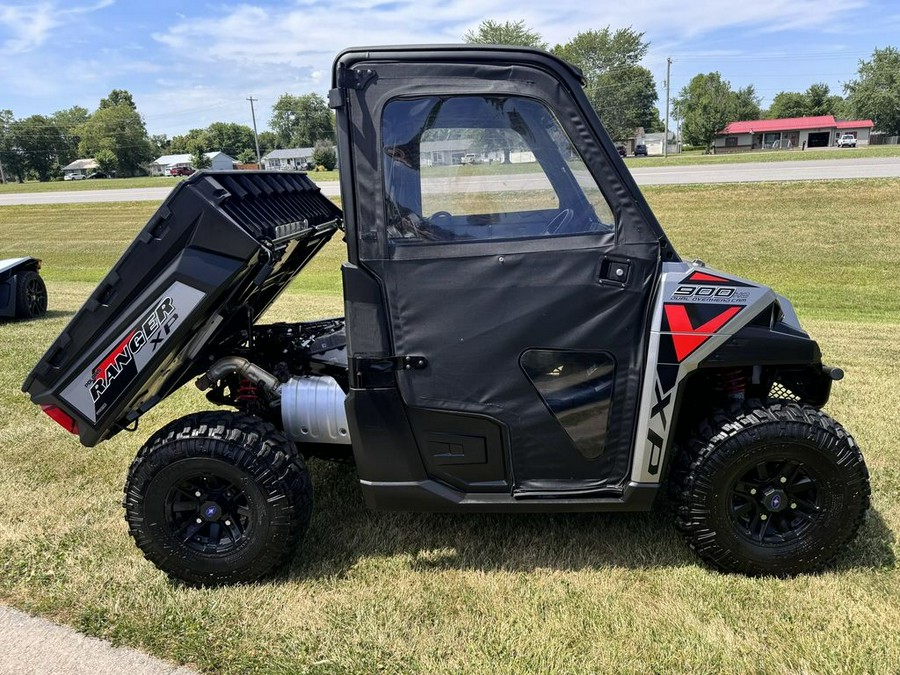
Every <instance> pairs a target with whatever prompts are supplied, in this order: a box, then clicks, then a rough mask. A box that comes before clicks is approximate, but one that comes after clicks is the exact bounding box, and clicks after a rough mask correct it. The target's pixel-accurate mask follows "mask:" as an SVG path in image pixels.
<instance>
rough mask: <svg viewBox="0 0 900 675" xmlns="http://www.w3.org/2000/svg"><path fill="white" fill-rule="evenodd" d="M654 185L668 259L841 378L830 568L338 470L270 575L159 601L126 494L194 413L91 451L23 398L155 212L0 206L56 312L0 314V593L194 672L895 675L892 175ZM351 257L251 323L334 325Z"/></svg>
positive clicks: (899, 619)
mask: <svg viewBox="0 0 900 675" xmlns="http://www.w3.org/2000/svg"><path fill="white" fill-rule="evenodd" d="M646 194H647V196H648V198H649V200H650V202H651V204H652V206H653V208H654V210H655V212H656V214H657V216H658V217H659V219H660V221H661V222H663V224H664V226H665V227H666V229H667V231H668V233H669V235H670V237H671V240H672V241H673V243H674V245H675V247H676V248H677V249H678V251H679V252H680V253H681V254H682V256H684V257H686V258H690V257H700V258H703V259H704V260H705V261H706V262H707V263H708V264H709V265H711V266H714V267H719V268H722V269H725V270H729V271H732V272H736V273H739V274H742V275H746V276H749V277H751V278H753V279H756V280H758V281H761V282H764V283H767V284H770V285H772V286H774V287H775V289H776V290H778V291H779V292H782V293H785V294H786V295H788V296H789V297H791V298H792V299H793V300H795V303H796V307H797V310H798V313H799V315H800V318H801V320H802V321H803V323H804V325H805V326H806V327H807V328H808V329H809V330H810V331H811V332H812V334H813V335H814V337H816V339H818V340H819V343H820V345H821V347H822V351H823V354H824V359H825V360H826V361H827V362H828V363H833V364H837V365H840V366H842V367H844V368H845V369H846V371H847V377H846V379H845V380H844V381H842V382H840V383H838V384H837V385H836V386H835V388H834V391H833V396H832V399H831V401H830V402H829V404H828V407H827V411H828V412H829V413H831V414H832V415H833V416H835V417H836V418H837V419H839V420H840V421H841V422H842V423H844V424H845V425H846V426H847V428H848V429H849V430H850V431H851V432H852V433H854V435H855V436H856V439H857V441H858V442H859V444H860V446H861V448H862V450H863V452H864V454H865V456H866V459H867V461H868V464H869V468H870V471H871V474H872V505H873V508H872V511H871V512H870V514H869V517H868V519H867V521H866V523H865V525H864V527H863V529H862V532H861V535H860V537H859V538H858V539H857V540H856V541H855V542H854V543H853V544H852V545H851V547H850V549H849V550H848V551H847V552H846V553H845V554H844V555H842V556H841V557H840V559H839V560H838V561H837V564H836V565H835V566H834V567H833V568H832V569H830V570H829V571H827V572H825V573H822V574H817V575H805V576H800V577H797V578H794V579H786V580H780V579H751V578H746V577H740V576H729V575H722V574H719V573H717V572H713V571H711V570H709V569H707V568H706V567H704V566H703V565H701V564H700V563H699V562H698V561H697V559H696V558H695V557H694V556H693V555H692V554H691V552H690V551H689V550H688V549H687V548H686V547H685V546H684V545H683V544H682V542H681V541H680V539H679V538H678V536H677V535H676V533H675V531H674V528H673V526H672V525H671V523H670V518H669V516H668V514H667V512H666V511H665V510H664V509H660V510H658V511H657V512H654V513H650V514H624V515H602V514H600V515H597V514H593V515H591V514H581V515H554V516H543V515H468V516H450V515H439V514H402V513H401V514H385V513H374V512H370V511H367V510H366V509H365V508H364V505H363V503H362V499H361V497H360V494H359V490H358V488H357V485H356V481H355V476H354V473H353V470H352V469H351V468H349V467H344V466H336V465H331V464H328V463H325V462H321V461H313V462H311V471H312V474H313V481H314V484H315V489H316V500H317V503H316V511H315V514H314V516H313V521H312V525H311V529H310V531H309V534H308V535H307V539H306V543H305V546H304V549H303V551H302V552H301V553H299V554H298V555H297V557H296V558H295V560H294V561H293V563H292V565H291V567H290V569H289V570H288V571H287V572H286V573H285V574H284V575H283V576H282V577H280V578H277V579H273V580H268V581H266V582H263V583H257V584H251V585H245V586H239V587H231V588H220V589H202V590H197V589H191V588H185V587H183V586H180V585H177V584H173V583H171V582H169V581H168V580H167V579H166V578H165V577H164V576H163V575H162V574H161V573H160V572H158V571H157V570H156V569H155V568H154V567H153V566H152V565H150V564H149V563H147V562H146V561H144V560H143V558H142V557H141V555H140V553H139V552H138V551H137V549H136V548H135V547H134V546H133V544H132V542H131V540H130V538H129V537H128V536H127V530H126V526H125V523H124V520H123V518H122V509H121V506H120V500H121V485H122V482H123V480H124V477H125V472H126V470H127V467H128V465H129V463H130V462H131V459H132V457H133V455H134V453H135V451H136V450H137V448H138V447H139V446H140V444H141V443H142V442H143V441H144V440H145V439H146V438H147V436H149V435H150V434H151V433H152V431H153V430H154V429H156V428H158V427H159V426H161V425H162V424H165V423H166V422H168V421H169V420H171V419H173V418H175V417H177V416H180V415H183V414H186V413H188V412H190V411H192V410H197V409H202V408H205V407H208V404H207V403H206V402H205V401H204V400H203V398H202V396H201V395H200V394H199V393H198V392H196V391H195V390H194V389H193V388H192V387H185V388H184V390H182V391H179V392H178V393H176V394H175V395H173V396H172V397H171V398H170V399H168V400H166V401H164V402H163V403H161V404H160V405H158V406H157V407H156V408H154V409H153V410H152V411H151V412H150V413H148V414H147V415H146V416H145V417H144V418H142V420H141V426H140V429H139V431H138V432H137V433H135V434H126V433H122V434H120V435H119V436H117V437H115V438H114V439H112V440H111V441H109V442H107V443H104V444H102V445H100V446H99V447H97V448H94V449H90V450H88V449H85V448H83V447H81V446H80V445H78V443H77V441H75V440H74V439H73V437H72V436H69V435H68V434H66V433H65V432H63V431H62V430H61V429H60V428H59V427H58V426H57V425H56V424H54V423H53V422H52V421H50V420H49V418H47V417H46V416H44V415H43V414H42V413H41V412H40V411H39V410H38V409H37V408H36V407H35V406H32V405H31V404H30V403H29V402H28V400H27V397H26V396H25V395H24V394H22V393H21V392H20V391H19V387H20V385H21V382H22V380H23V379H24V377H25V375H26V374H27V373H28V371H29V369H30V368H31V366H32V365H33V364H34V363H35V361H37V359H38V358H39V357H40V355H41V354H42V353H43V351H44V349H45V348H46V347H47V346H48V345H49V343H50V342H51V341H52V340H53V338H55V337H56V335H57V334H58V333H59V332H60V330H61V329H62V328H63V327H64V325H65V323H66V322H67V321H68V320H69V318H70V317H71V315H72V313H73V312H74V311H75V310H77V308H78V307H79V306H80V304H81V303H82V302H83V301H84V299H85V298H86V297H87V295H88V294H89V293H90V291H91V290H92V289H93V287H94V285H95V284H96V282H97V281H98V280H99V278H100V276H101V275H102V274H103V273H104V272H105V271H106V270H107V269H108V268H109V266H110V265H111V264H112V263H113V262H114V261H115V259H116V258H117V256H118V255H119V253H120V252H121V251H122V250H123V249H124V248H125V246H126V245H127V244H128V243H129V242H130V241H131V238H132V237H133V235H134V234H135V232H136V231H137V230H138V229H139V228H140V227H141V226H142V225H143V223H144V222H145V221H146V219H147V217H148V216H149V215H150V214H151V213H152V211H153V206H152V205H148V204H142V203H139V204H102V205H66V206H27V207H26V206H23V207H3V208H0V258H3V257H7V256H11V255H21V254H29V255H36V256H39V257H41V258H43V259H44V270H43V272H44V274H45V276H46V279H47V282H48V287H49V292H50V312H49V315H48V316H47V317H46V318H44V319H42V320H38V321H32V322H24V323H0V362H2V363H3V364H4V365H3V368H2V369H0V408H2V409H3V410H4V412H5V415H4V416H3V419H2V421H0V466H2V469H0V602H3V603H5V604H9V605H12V606H15V607H17V608H19V609H22V610H24V611H28V612H32V613H36V614H40V615H43V616H46V617H49V618H52V619H55V620H58V621H61V622H64V623H67V624H69V625H71V626H74V627H75V628H77V629H79V630H82V631H84V632H86V633H89V634H91V635H97V636H100V637H104V638H108V639H111V640H113V641H114V642H116V643H121V644H127V645H131V646H134V647H137V648H140V649H143V650H146V651H148V652H151V653H153V654H155V655H158V656H161V657H164V658H167V659H171V660H174V661H177V662H180V663H187V664H191V665H193V666H194V667H197V668H200V669H202V670H205V671H210V672H226V673H250V672H266V673H269V672H274V673H351V672H352V673H372V672H388V673H409V672H421V673H436V672H441V673H443V672H454V673H462V672H466V673H470V672H471V673H492V674H493V673H496V672H511V673H535V672H543V673H581V672H598V673H606V672H608V673H619V672H623V673H632V672H634V673H667V672H694V673H719V672H726V673H748V672H754V673H763V672H765V673H769V672H772V673H893V672H897V664H898V663H900V637H898V636H900V570H898V565H897V555H898V553H900V550H898V548H900V547H898V543H897V540H896V534H895V533H896V532H898V530H900V447H898V444H897V440H896V424H897V404H896V402H897V400H898V399H900V371H898V368H897V363H898V362H900V340H898V339H897V333H898V331H900V299H898V296H897V295H896V292H895V291H894V288H895V286H896V282H895V279H896V270H897V269H898V268H900V235H898V233H897V230H898V227H900V202H898V200H897V199H896V196H897V195H898V194H900V180H871V181H843V182H833V183H831V182H814V183H787V184H751V185H738V186H684V187H655V188H650V189H647V190H646ZM343 258H344V249H343V245H342V244H341V243H340V242H339V241H337V240H336V241H334V242H332V243H331V244H329V246H328V247H327V248H326V249H325V251H323V253H322V255H320V256H319V257H318V258H317V259H316V260H315V261H314V262H313V263H312V264H311V265H310V267H309V268H308V269H307V271H306V272H304V274H303V275H301V277H300V278H298V279H297V280H296V281H295V282H294V283H293V284H292V286H291V287H290V288H289V290H288V292H287V293H286V294H285V295H284V296H283V297H282V298H281V299H280V300H279V302H278V303H276V305H275V306H274V307H273V308H272V310H271V311H270V313H269V316H268V317H267V318H268V319H271V320H297V319H305V318H314V317H317V316H324V315H329V314H332V315H333V314H337V313H340V312H341V311H342V302H341V295H340V286H339V284H340V275H339V270H338V265H339V263H340V261H341V260H343Z"/></svg>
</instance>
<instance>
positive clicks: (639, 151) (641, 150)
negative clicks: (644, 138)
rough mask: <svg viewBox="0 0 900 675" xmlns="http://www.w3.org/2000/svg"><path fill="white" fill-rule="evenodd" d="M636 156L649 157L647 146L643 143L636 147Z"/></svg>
mask: <svg viewBox="0 0 900 675" xmlns="http://www.w3.org/2000/svg"><path fill="white" fill-rule="evenodd" d="M634 156H635V157H646V156H647V146H646V145H644V144H643V143H642V144H640V145H636V146H634Z"/></svg>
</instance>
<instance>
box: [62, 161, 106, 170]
mask: <svg viewBox="0 0 900 675" xmlns="http://www.w3.org/2000/svg"><path fill="white" fill-rule="evenodd" d="M99 168H100V165H99V164H97V160H96V159H93V158H91V159H76V160H75V161H74V162H72V163H71V164H67V165H66V166H64V167H63V171H78V170H79V169H99Z"/></svg>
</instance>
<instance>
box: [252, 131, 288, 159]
mask: <svg viewBox="0 0 900 675" xmlns="http://www.w3.org/2000/svg"><path fill="white" fill-rule="evenodd" d="M281 147H282V146H281V145H280V144H279V143H278V135H277V134H276V133H275V132H274V131H260V132H259V151H260V152H261V153H262V154H263V155H264V154H266V153H267V152H271V151H272V150H277V149H278V148H281ZM254 158H255V156H254ZM254 161H255V159H254Z"/></svg>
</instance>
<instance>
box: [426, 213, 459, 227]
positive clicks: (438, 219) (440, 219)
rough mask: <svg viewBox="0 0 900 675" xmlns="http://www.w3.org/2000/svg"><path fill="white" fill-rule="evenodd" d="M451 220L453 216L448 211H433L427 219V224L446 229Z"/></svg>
mask: <svg viewBox="0 0 900 675" xmlns="http://www.w3.org/2000/svg"><path fill="white" fill-rule="evenodd" d="M451 218H453V214H452V213H450V212H449V211H435V212H434V213H432V214H431V216H430V217H429V218H428V222H429V224H431V225H436V226H437V227H443V228H446V227H447V225H449V224H450V219H451Z"/></svg>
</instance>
